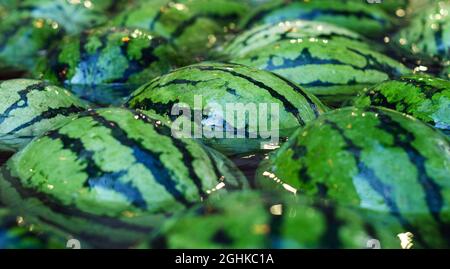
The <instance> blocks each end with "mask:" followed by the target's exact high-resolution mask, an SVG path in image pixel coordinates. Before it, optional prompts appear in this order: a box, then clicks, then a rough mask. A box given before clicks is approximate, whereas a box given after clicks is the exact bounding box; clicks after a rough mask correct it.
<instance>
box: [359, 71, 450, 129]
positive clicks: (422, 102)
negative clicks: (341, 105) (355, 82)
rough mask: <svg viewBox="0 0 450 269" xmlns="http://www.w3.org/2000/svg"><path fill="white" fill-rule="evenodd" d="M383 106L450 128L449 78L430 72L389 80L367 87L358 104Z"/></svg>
mask: <svg viewBox="0 0 450 269" xmlns="http://www.w3.org/2000/svg"><path fill="white" fill-rule="evenodd" d="M369 105H373V106H383V107H387V108H391V109H394V110H397V111H399V112H403V113H407V114H409V115H412V116H414V117H415V118H417V119H419V120H421V121H423V122H427V123H429V124H431V125H433V126H434V127H436V128H438V129H441V130H442V131H443V132H449V131H450V81H448V80H443V79H439V78H435V77H432V76H428V75H420V74H419V75H410V76H404V77H401V78H399V79H397V80H388V81H385V82H382V83H380V84H378V85H377V86H375V87H373V88H370V89H368V90H365V91H364V92H363V93H362V94H361V95H360V96H359V97H358V98H357V99H356V100H355V106H363V107H364V106H369Z"/></svg>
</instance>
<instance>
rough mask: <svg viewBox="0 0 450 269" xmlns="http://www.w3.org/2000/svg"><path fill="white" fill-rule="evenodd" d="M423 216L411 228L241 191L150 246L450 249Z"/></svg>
mask: <svg viewBox="0 0 450 269" xmlns="http://www.w3.org/2000/svg"><path fill="white" fill-rule="evenodd" d="M419 220H420V218H418V222H417V225H416V226H414V228H417V229H418V230H417V229H413V230H411V227H405V226H404V225H402V223H400V222H399V221H398V220H397V219H396V218H395V217H393V216H391V215H388V214H380V213H376V212H372V211H368V210H361V209H355V208H347V207H343V206H338V205H334V204H330V203H324V202H317V201H310V200H308V199H304V198H301V199H287V198H286V197H279V196H274V195H273V194H271V195H267V194H261V193H257V192H236V193H232V194H229V195H227V196H224V197H221V199H220V200H214V201H213V200H210V201H209V202H207V203H206V204H205V205H201V206H198V207H196V208H193V209H191V210H190V211H189V212H187V213H186V214H184V215H182V216H181V217H179V218H174V219H172V220H171V221H168V222H166V223H165V226H164V228H163V229H162V231H161V233H160V235H159V236H157V237H156V238H154V240H151V241H150V243H148V245H150V246H151V247H154V248H174V249H179V248H183V249H185V248H188V249H191V248H196V249H198V248H200V249H211V248H212V249H230V248H231V249H255V248H257V249H260V248H264V249H266V248H270V249H274V248H289V249H292V248H295V249H298V248H301V249H305V248H314V249H316V248H328V249H330V248H331V249H342V248H352V249H364V248H373V247H379V248H395V249H400V248H411V247H412V248H424V247H432V248H445V247H448V242H446V240H445V237H441V236H443V234H441V233H440V231H439V229H438V227H436V226H434V225H433V224H432V223H427V222H419ZM419 223H420V225H419ZM410 231H413V232H414V233H411V232H410ZM402 234H403V236H402ZM405 234H410V236H409V239H410V240H405V239H402V240H401V239H400V238H399V236H400V237H405ZM411 235H413V237H412V238H411ZM406 237H407V238H408V236H406ZM375 240H376V241H375ZM405 241H406V242H405ZM408 244H410V245H408ZM148 245H141V247H149V246H148Z"/></svg>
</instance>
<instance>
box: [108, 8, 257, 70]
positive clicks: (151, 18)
mask: <svg viewBox="0 0 450 269" xmlns="http://www.w3.org/2000/svg"><path fill="white" fill-rule="evenodd" d="M248 10H249V6H248V4H247V3H243V1H238V0H177V1H171V0H153V1H138V2H137V3H136V4H135V5H132V6H131V7H130V8H128V9H126V10H125V11H123V12H122V13H121V14H119V15H118V16H117V17H116V18H115V19H114V20H113V22H112V24H113V25H116V26H126V27H138V28H142V29H147V30H150V31H153V32H155V33H157V34H159V35H161V36H163V37H165V38H167V39H168V40H170V41H171V42H172V43H173V44H174V45H175V46H176V47H177V49H178V50H177V53H178V55H187V56H189V58H191V63H194V62H197V61H201V60H202V59H204V58H205V57H208V49H211V48H212V47H214V46H215V45H217V43H220V42H221V41H222V40H224V39H226V37H227V35H229V34H231V33H233V32H235V31H236V28H237V25H236V22H237V21H238V20H239V19H240V18H241V17H242V16H243V15H245V14H246V13H247V12H248Z"/></svg>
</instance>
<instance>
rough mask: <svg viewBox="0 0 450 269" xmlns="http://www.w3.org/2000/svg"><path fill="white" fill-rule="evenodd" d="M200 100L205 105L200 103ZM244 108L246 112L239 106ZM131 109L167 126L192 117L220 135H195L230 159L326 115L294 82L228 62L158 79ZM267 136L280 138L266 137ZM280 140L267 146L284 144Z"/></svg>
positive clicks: (130, 102)
mask: <svg viewBox="0 0 450 269" xmlns="http://www.w3.org/2000/svg"><path fill="white" fill-rule="evenodd" d="M196 98H199V99H200V100H199V101H198V102H197V101H196ZM180 104H181V105H180ZM239 104H241V105H242V107H241V109H238V107H237V105H239ZM175 105H180V107H181V106H188V107H189V109H190V110H189V111H188V112H191V113H190V115H187V116H186V115H185V114H184V112H183V114H182V115H179V114H173V113H172V111H173V109H174V106H175ZM229 105H232V106H234V105H236V106H235V108H236V110H234V111H235V112H233V109H232V108H229V109H227V107H229ZM262 105H263V106H264V107H261V106H262ZM126 106H128V107H130V108H133V109H139V110H143V111H149V112H152V113H155V114H157V115H160V116H161V119H162V120H164V121H171V122H175V121H177V120H178V122H180V121H179V120H180V119H185V118H187V119H188V121H193V122H194V123H195V124H197V125H200V127H203V129H205V128H211V129H213V130H217V131H218V133H216V134H214V133H213V135H205V133H206V132H203V133H202V132H201V131H202V130H201V128H200V132H196V131H197V130H198V129H196V128H195V127H194V128H192V131H191V132H189V134H191V136H190V137H194V138H203V141H204V142H206V143H207V144H208V145H211V146H212V147H215V148H216V149H218V150H220V151H222V152H223V153H226V154H229V155H234V154H241V153H242V154H243V153H249V152H254V151H258V150H260V149H261V147H262V145H261V143H264V141H267V140H270V139H268V138H276V137H275V136H278V137H279V138H280V139H282V138H285V137H286V136H288V135H289V134H291V133H292V131H293V130H295V129H296V128H297V127H298V126H302V125H304V124H305V123H306V122H309V121H311V120H313V119H315V118H316V117H317V116H318V115H320V114H321V113H322V112H324V111H325V110H326V108H325V107H324V106H323V105H322V103H321V102H320V101H318V100H317V99H316V98H315V97H314V96H313V95H310V94H308V93H306V92H305V91H304V90H303V89H302V88H300V87H298V86H296V85H295V84H294V83H293V82H291V81H289V80H286V79H284V78H282V77H280V76H278V75H276V74H273V73H269V72H266V71H260V70H257V69H254V68H249V67H246V66H243V65H236V64H226V63H201V64H196V65H190V66H187V67H183V68H180V69H177V70H175V71H173V72H171V73H169V74H167V75H164V76H161V77H159V78H156V79H154V80H152V81H150V82H149V83H147V84H145V85H143V86H142V87H140V88H139V89H137V90H136V91H135V92H134V93H133V94H132V95H131V97H130V98H129V100H128V101H127V103H126ZM252 108H253V109H252ZM264 108H265V109H267V110H266V111H265V112H264V111H263V109H264ZM195 110H201V111H200V113H201V115H198V116H196V114H195ZM227 113H231V115H235V116H236V117H239V115H240V116H242V117H243V118H244V122H242V125H240V124H239V123H238V121H237V120H235V118H234V116H232V117H229V116H227V115H229V114H227ZM233 113H234V114H233ZM180 117H184V118H180ZM187 124H188V123H187ZM272 124H276V125H272ZM172 125H173V124H172ZM265 125H267V126H266V127H267V128H264V127H263V126H265ZM271 126H273V127H271ZM266 129H267V130H266ZM188 131H190V130H188ZM264 131H269V132H273V133H271V134H275V136H271V137H266V136H265V135H264ZM225 132H227V133H225ZM197 133H200V136H197V135H196V134H197ZM238 133H240V134H241V135H240V136H239V135H238ZM229 134H231V137H230V136H229ZM235 134H236V135H235ZM276 140H277V141H267V142H273V143H278V142H279V141H278V139H276ZM263 147H264V146H263Z"/></svg>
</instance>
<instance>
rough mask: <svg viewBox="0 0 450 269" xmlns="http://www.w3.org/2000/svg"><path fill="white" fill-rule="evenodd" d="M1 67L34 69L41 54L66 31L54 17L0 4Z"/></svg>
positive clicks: (20, 69)
mask: <svg viewBox="0 0 450 269" xmlns="http://www.w3.org/2000/svg"><path fill="white" fill-rule="evenodd" d="M0 19H1V20H2V23H1V24H0V71H2V73H3V72H5V71H12V70H18V71H32V70H34V68H35V67H36V61H37V60H38V58H39V54H40V53H41V54H42V52H45V51H46V50H47V49H48V48H49V47H50V46H51V45H52V44H54V43H55V42H56V41H58V40H59V39H61V37H62V36H63V34H64V33H65V32H64V31H63V30H62V29H60V28H55V26H56V25H57V23H56V22H55V21H52V20H50V19H43V18H34V17H32V16H31V15H30V14H29V13H26V12H19V11H11V12H7V11H5V14H4V15H2V10H1V7H0Z"/></svg>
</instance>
